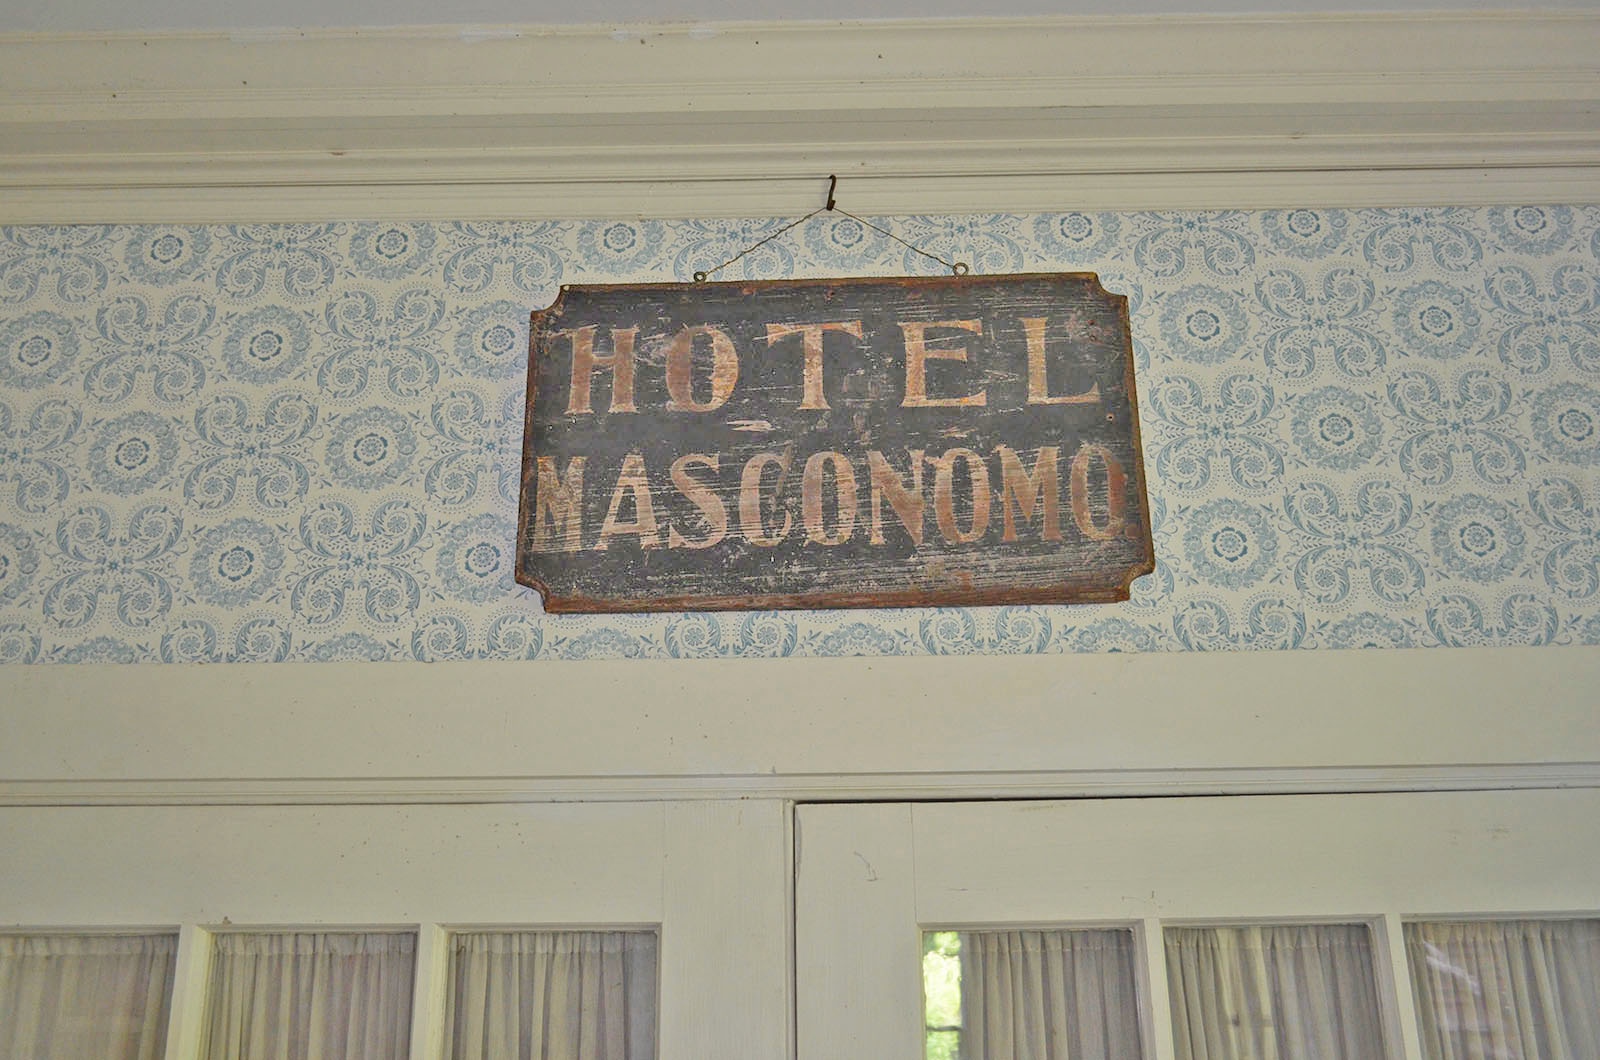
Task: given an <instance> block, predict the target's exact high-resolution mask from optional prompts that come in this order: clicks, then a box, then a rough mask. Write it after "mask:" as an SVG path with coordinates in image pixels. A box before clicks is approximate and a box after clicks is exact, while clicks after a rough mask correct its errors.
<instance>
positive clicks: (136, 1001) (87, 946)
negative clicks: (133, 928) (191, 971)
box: [0, 935, 178, 1060]
mask: <svg viewBox="0 0 1600 1060" xmlns="http://www.w3.org/2000/svg"><path fill="white" fill-rule="evenodd" d="M177 952H178V938H177V936H176V935H0V1060H85V1058H88V1057H93V1058H95V1060H160V1057H161V1056H162V1054H163V1052H164V1051H165V1049H166V1041H167V1017H168V1013H169V1011H170V1008H171V1004H172V975H173V969H174V967H175V965H176V960H177Z"/></svg>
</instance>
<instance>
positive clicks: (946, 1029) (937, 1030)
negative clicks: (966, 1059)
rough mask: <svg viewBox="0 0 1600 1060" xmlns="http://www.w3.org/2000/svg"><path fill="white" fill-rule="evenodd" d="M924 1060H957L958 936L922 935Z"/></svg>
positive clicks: (959, 979)
mask: <svg viewBox="0 0 1600 1060" xmlns="http://www.w3.org/2000/svg"><path fill="white" fill-rule="evenodd" d="M922 999H923V1024H924V1026H925V1028H926V1033H925V1040H926V1060H961V933H960V932H959V931H925V932H923V933H922Z"/></svg>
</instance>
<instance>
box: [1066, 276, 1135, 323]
mask: <svg viewBox="0 0 1600 1060" xmlns="http://www.w3.org/2000/svg"><path fill="white" fill-rule="evenodd" d="M1066 275H1069V276H1075V277H1079V278H1081V279H1082V280H1083V282H1084V283H1085V284H1087V285H1088V287H1089V289H1090V290H1091V291H1093V292H1095V293H1097V294H1099V295H1102V296H1104V297H1105V299H1106V300H1107V301H1109V302H1111V303H1112V304H1113V305H1115V306H1117V307H1118V308H1120V309H1122V310H1123V313H1124V315H1126V313H1127V307H1128V296H1127V295H1125V294H1120V293H1118V292H1116V291H1113V290H1111V289H1110V288H1109V287H1107V286H1106V285H1105V283H1104V282H1103V281H1102V280H1101V279H1100V274H1099V273H1098V272H1074V273H1067V274H1066Z"/></svg>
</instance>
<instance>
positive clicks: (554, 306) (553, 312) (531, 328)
mask: <svg viewBox="0 0 1600 1060" xmlns="http://www.w3.org/2000/svg"><path fill="white" fill-rule="evenodd" d="M567 288H568V285H567V284H562V285H561V286H560V287H558V288H557V289H556V296H555V298H554V299H553V300H552V301H551V302H550V304H549V305H547V306H545V307H544V308H543V309H535V310H534V311H533V312H531V313H529V314H528V341H529V343H530V344H531V343H532V342H533V337H534V335H535V333H537V332H538V330H539V325H540V324H541V323H542V322H543V320H544V318H546V317H550V318H552V319H554V318H555V317H558V316H560V315H561V313H562V311H563V310H564V309H566V306H565V305H564V303H565V302H566V300H567Z"/></svg>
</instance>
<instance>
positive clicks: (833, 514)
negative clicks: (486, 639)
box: [517, 274, 1155, 612]
mask: <svg viewBox="0 0 1600 1060" xmlns="http://www.w3.org/2000/svg"><path fill="white" fill-rule="evenodd" d="M529 344H530V355H529V360H528V407H527V429H526V433H525V436H524V443H523V462H522V498H521V499H522V506H521V515H520V518H519V520H518V531H517V532H518V546H517V580H518V581H520V582H522V583H523V584H525V585H529V586H532V587H534V588H536V589H538V590H539V592H540V593H541V594H543V596H544V606H545V609H546V610H547V611H552V612H561V611H665V610H673V611H677V610H728V609H735V608H783V607H819V608H820V607H901V606H922V605H936V604H941V605H942V604H1003V603H1070V602H1079V601H1106V600H1124V599H1127V596H1128V586H1129V583H1130V582H1132V581H1133V579H1134V578H1136V577H1138V576H1139V575H1141V574H1145V573H1148V572H1150V571H1151V570H1154V569H1155V558H1154V553H1153V550H1152V547H1151V539H1150V516H1149V508H1148V504H1147V502H1146V496H1145V488H1144V467H1143V461H1142V459H1141V455H1140V449H1139V420H1138V413H1137V409H1136V407H1135V403H1134V389H1133V351H1132V344H1131V340H1130V336H1129V330H1128V313H1127V301H1126V299H1124V298H1122V297H1121V296H1119V295H1113V294H1109V293H1108V292H1106V291H1105V290H1104V289H1103V288H1102V287H1101V286H1100V283H1099V280H1098V279H1097V278H1096V277H1095V276H1094V275H1092V274H1036V275H1016V276H994V277H977V276H952V277H944V278H932V279H920V278H919V279H876V280H874V279H868V280H796V281H777V282H770V283H698V284H659V285H628V286H569V287H563V288H562V289H561V294H560V295H559V296H558V297H557V299H556V302H555V304H554V305H552V306H551V307H550V308H549V309H545V310H541V311H539V312H535V313H534V314H533V322H532V330H531V333H530V336H529Z"/></svg>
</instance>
